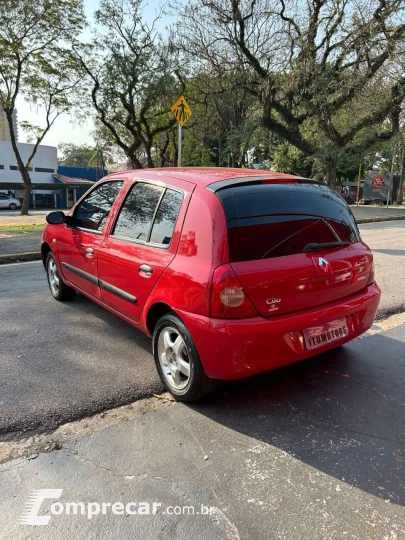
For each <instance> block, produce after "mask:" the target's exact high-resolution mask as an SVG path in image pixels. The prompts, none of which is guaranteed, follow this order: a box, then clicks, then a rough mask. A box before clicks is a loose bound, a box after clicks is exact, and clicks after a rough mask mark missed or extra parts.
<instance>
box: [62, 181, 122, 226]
mask: <svg viewBox="0 0 405 540" xmlns="http://www.w3.org/2000/svg"><path fill="white" fill-rule="evenodd" d="M123 184H124V181H123V180H119V181H113V182H105V183H104V184H101V185H100V186H98V187H97V188H96V189H93V191H92V192H91V193H89V194H88V195H87V197H86V198H85V199H84V200H83V201H82V202H81V203H80V204H79V206H77V208H76V209H75V212H74V215H73V219H72V226H73V227H79V228H81V229H90V230H92V231H97V232H102V231H103V229H104V226H105V224H106V222H107V218H108V215H109V213H110V211H111V208H112V206H113V204H114V202H115V199H116V198H117V196H118V193H119V192H120V190H121V188H122V186H123Z"/></svg>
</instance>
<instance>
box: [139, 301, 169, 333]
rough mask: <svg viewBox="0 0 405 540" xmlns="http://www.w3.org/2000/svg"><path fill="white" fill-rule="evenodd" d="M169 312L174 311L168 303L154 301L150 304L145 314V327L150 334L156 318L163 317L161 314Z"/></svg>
mask: <svg viewBox="0 0 405 540" xmlns="http://www.w3.org/2000/svg"><path fill="white" fill-rule="evenodd" d="M170 312H173V313H174V311H173V309H172V308H171V307H170V306H169V304H165V303H164V302H156V303H155V304H153V305H152V306H150V308H149V309H148V312H147V314H146V328H147V330H148V332H149V334H150V335H151V336H153V332H154V330H155V326H156V323H157V322H158V320H159V319H160V318H161V317H163V315H166V313H170Z"/></svg>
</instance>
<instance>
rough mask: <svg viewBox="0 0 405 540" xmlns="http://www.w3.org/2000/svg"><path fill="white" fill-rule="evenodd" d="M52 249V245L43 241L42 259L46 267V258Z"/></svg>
mask: <svg viewBox="0 0 405 540" xmlns="http://www.w3.org/2000/svg"><path fill="white" fill-rule="evenodd" d="M50 251H52V250H51V246H50V245H49V244H48V243H47V242H43V243H42V245H41V259H42V264H43V265H44V268H45V269H46V258H47V257H48V253H49V252H50Z"/></svg>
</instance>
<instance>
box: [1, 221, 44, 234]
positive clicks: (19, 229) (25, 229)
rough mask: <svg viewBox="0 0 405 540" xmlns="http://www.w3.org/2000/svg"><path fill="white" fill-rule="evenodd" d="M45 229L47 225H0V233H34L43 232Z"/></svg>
mask: <svg viewBox="0 0 405 540" xmlns="http://www.w3.org/2000/svg"><path fill="white" fill-rule="evenodd" d="M44 228H45V223H44V224H42V225H0V233H2V232H3V233H16V234H18V233H21V234H24V233H33V232H42V231H43V230H44Z"/></svg>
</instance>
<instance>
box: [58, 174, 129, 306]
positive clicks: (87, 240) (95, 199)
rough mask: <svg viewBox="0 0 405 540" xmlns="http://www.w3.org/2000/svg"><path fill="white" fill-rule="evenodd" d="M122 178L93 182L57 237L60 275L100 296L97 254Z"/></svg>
mask: <svg viewBox="0 0 405 540" xmlns="http://www.w3.org/2000/svg"><path fill="white" fill-rule="evenodd" d="M123 184H124V181H123V180H114V181H106V182H103V183H102V184H99V185H98V186H96V187H95V188H94V189H93V190H92V191H91V192H90V193H89V194H88V195H87V196H86V197H85V198H84V199H83V200H82V201H81V202H80V203H79V204H78V205H77V206H76V207H75V209H74V211H73V214H72V216H71V217H70V219H69V220H68V223H67V226H66V227H65V228H64V229H63V230H62V231H61V234H60V236H59V237H58V239H57V242H58V257H59V263H60V265H61V271H62V274H63V276H64V277H65V278H66V279H68V280H69V281H70V282H71V283H72V284H74V285H75V286H76V287H77V288H79V289H80V290H81V291H83V292H84V293H86V294H89V295H91V296H92V297H95V298H100V296H101V293H100V287H99V282H98V273H97V256H98V251H99V249H100V246H101V244H102V242H103V240H104V232H105V226H106V224H107V222H108V217H109V216H110V213H111V211H112V208H113V206H114V203H115V201H116V199H117V197H118V194H119V193H120V191H121V188H122V186H123Z"/></svg>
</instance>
